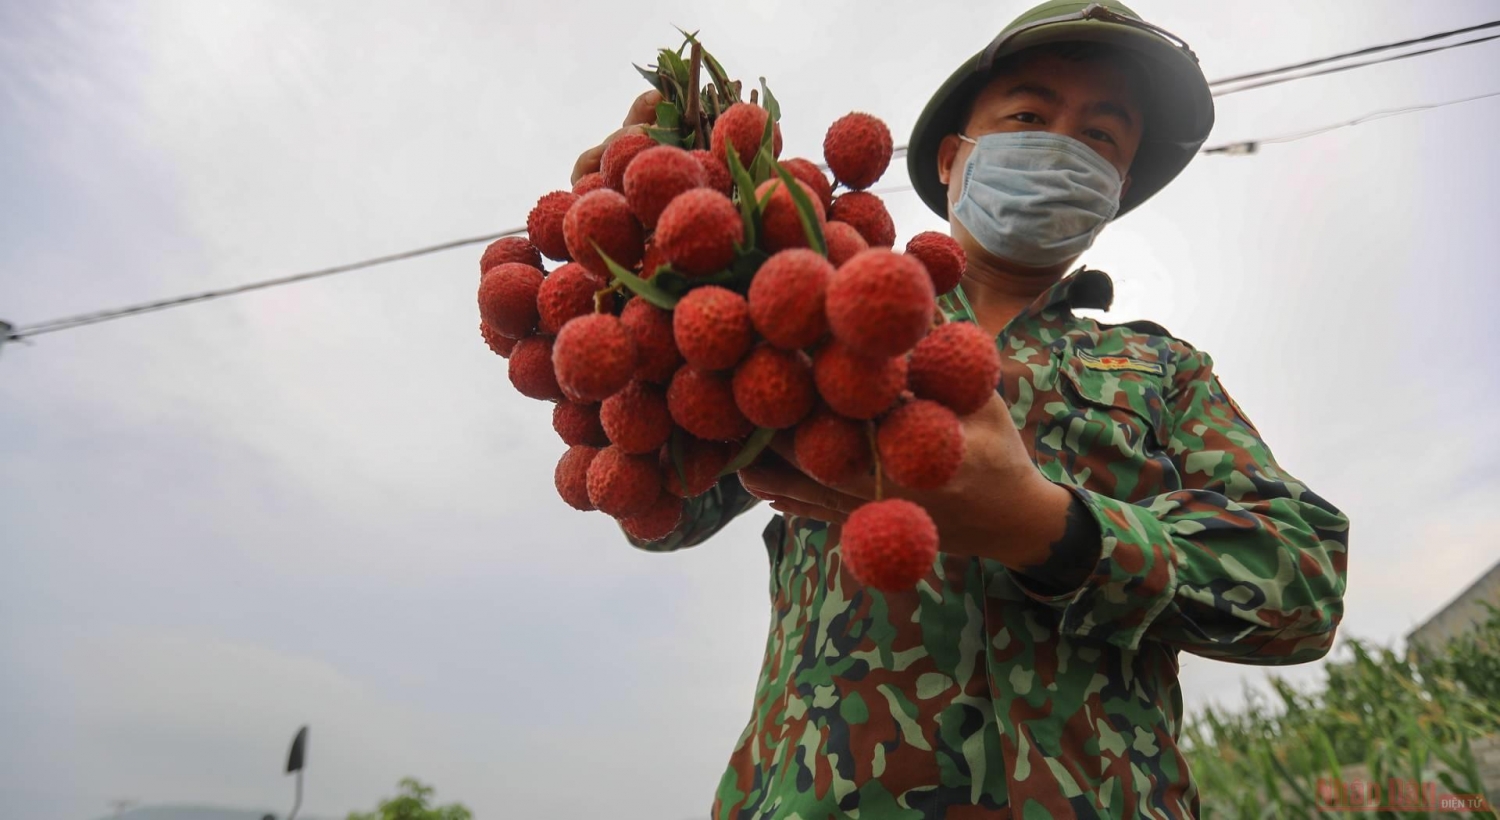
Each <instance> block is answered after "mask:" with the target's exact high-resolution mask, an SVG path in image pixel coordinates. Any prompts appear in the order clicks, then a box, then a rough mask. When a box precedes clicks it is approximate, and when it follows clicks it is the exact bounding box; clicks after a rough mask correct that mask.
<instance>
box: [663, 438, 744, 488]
mask: <svg viewBox="0 0 1500 820" xmlns="http://www.w3.org/2000/svg"><path fill="white" fill-rule="evenodd" d="M682 438H683V439H684V440H683V442H682V474H681V475H678V472H677V465H676V464H674V463H673V461H672V443H671V442H670V441H669V442H667V444H666V446H664V447H662V449H661V470H662V474H663V475H664V476H666V489H667V492H669V493H671V494H673V495H675V496H678V497H680V498H696V497H698V496H700V495H703V494H704V493H706V492H708V491H709V490H710V489H712V488H713V486H714V485H715V484H717V483H718V481H719V473H721V472H723V470H724V468H725V467H728V466H729V462H730V460H731V459H733V458H734V448H733V447H732V446H731V445H729V444H725V443H724V442H721V441H704V440H703V439H701V438H693V437H692V436H683V437H682ZM684 478H686V479H687V484H686V486H684V484H683V481H682V480H683V479H684Z"/></svg>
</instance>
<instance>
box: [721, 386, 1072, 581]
mask: <svg viewBox="0 0 1500 820" xmlns="http://www.w3.org/2000/svg"><path fill="white" fill-rule="evenodd" d="M963 427H964V460H963V463H962V464H961V465H960V467H959V470H958V474H957V475H955V476H954V477H953V479H952V480H951V481H949V482H948V483H947V484H946V485H944V486H943V487H942V488H941V489H938V490H931V491H923V492H916V491H911V490H905V489H903V488H900V487H897V486H894V485H893V484H892V483H891V482H890V481H888V480H887V481H886V482H885V483H884V487H883V488H882V489H883V491H884V495H885V496H886V497H898V498H907V499H910V500H912V501H915V502H917V503H918V504H921V505H922V506H923V507H925V508H926V509H927V512H928V513H929V514H930V515H931V516H932V520H933V523H935V524H936V525H937V528H938V537H939V541H940V543H941V545H942V546H941V549H942V550H943V552H947V553H950V554H954V555H968V556H978V557H982V558H990V559H994V560H997V561H1000V562H1001V563H1003V564H1005V565H1006V566H1009V567H1011V568H1013V569H1017V570H1024V569H1028V568H1033V567H1038V566H1041V565H1044V564H1046V563H1047V562H1048V561H1049V559H1052V558H1053V557H1054V553H1055V550H1054V546H1055V545H1056V544H1057V543H1058V542H1059V541H1060V540H1063V537H1064V534H1065V531H1066V530H1067V526H1066V523H1067V520H1068V512H1069V509H1070V507H1071V506H1072V505H1073V503H1074V502H1073V494H1072V493H1070V492H1069V491H1068V490H1066V489H1063V488H1062V487H1059V486H1058V485H1056V484H1053V483H1052V482H1051V481H1048V480H1047V478H1046V477H1045V476H1043V475H1042V474H1041V472H1040V471H1039V470H1037V468H1036V465H1035V464H1034V463H1032V460H1031V456H1030V454H1029V453H1028V452H1027V450H1026V447H1025V444H1024V443H1023V442H1022V440H1021V435H1020V433H1019V432H1018V431H1017V430H1016V426H1015V424H1014V422H1012V421H1011V417H1010V410H1009V409H1008V408H1007V407H1006V405H1005V401H1004V400H1003V399H1001V398H1000V395H999V394H998V393H996V394H995V395H994V396H993V397H992V398H991V399H990V401H989V403H988V404H986V405H985V406H984V407H983V408H981V409H980V410H979V411H978V412H976V413H973V414H971V415H969V416H967V417H965V418H964V419H963ZM790 445H791V438H790V436H787V435H782V436H778V437H777V439H776V440H775V442H773V444H772V447H773V448H774V449H775V451H776V455H777V456H778V458H767V459H761V460H759V461H757V463H756V464H754V465H752V466H750V467H747V468H745V469H743V470H741V471H740V482H741V483H742V484H743V485H744V487H745V489H746V490H747V491H749V492H750V493H751V494H752V495H755V496H757V497H760V498H763V499H766V500H767V501H770V502H771V507H772V508H773V509H776V510H777V511H779V512H783V513H787V514H789V515H801V516H806V517H809V518H814V519H818V520H821V521H828V522H830V523H832V524H842V523H843V521H844V519H845V518H847V517H848V515H849V513H851V512H853V511H854V510H855V508H857V507H858V506H859V505H861V504H863V503H864V502H865V501H867V500H870V499H873V498H874V497H875V481H874V478H873V477H864V478H861V479H859V480H857V481H853V482H850V483H849V484H844V485H839V486H837V487H831V486H827V485H824V484H821V483H819V482H818V481H816V480H814V479H813V478H811V477H810V476H808V475H806V474H805V473H803V472H801V471H800V470H798V469H797V467H796V456H795V455H794V454H793V452H792V448H791V446H790ZM1093 547H1094V548H1095V550H1096V551H1097V543H1095V544H1094V545H1093ZM1068 563H1069V564H1070V565H1071V564H1078V563H1081V561H1079V560H1072V561H1069V562H1068ZM1086 563H1087V566H1090V567H1091V566H1092V561H1088V562H1086Z"/></svg>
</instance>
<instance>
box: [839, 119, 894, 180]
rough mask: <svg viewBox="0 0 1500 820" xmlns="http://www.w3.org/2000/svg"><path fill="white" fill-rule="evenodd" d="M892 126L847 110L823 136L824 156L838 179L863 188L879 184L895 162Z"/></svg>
mask: <svg viewBox="0 0 1500 820" xmlns="http://www.w3.org/2000/svg"><path fill="white" fill-rule="evenodd" d="M891 151H892V144H891V129H889V128H886V127H885V123H883V122H881V121H880V120H879V119H877V118H875V117H872V116H870V115H869V114H864V113H860V112H858V111H855V112H854V113H852V114H845V115H844V116H842V117H839V118H838V119H837V120H835V121H834V123H833V125H830V126H829V127H828V133H827V134H826V135H825V136H824V137H823V159H824V160H826V161H827V162H828V170H830V171H832V172H833V177H834V179H837V180H838V181H839V182H842V183H844V186H845V187H847V188H853V189H854V190H856V191H857V190H860V189H862V188H868V187H870V186H871V185H874V184H875V180H877V179H880V175H881V174H884V173H885V169H886V168H887V167H889V166H890V164H891Z"/></svg>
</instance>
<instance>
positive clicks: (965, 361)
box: [907, 322, 1000, 416]
mask: <svg viewBox="0 0 1500 820" xmlns="http://www.w3.org/2000/svg"><path fill="white" fill-rule="evenodd" d="M907 380H908V381H909V382H910V383H911V391H912V392H913V393H915V394H916V395H917V396H918V397H919V398H924V399H932V400H933V401H935V402H939V403H940V404H942V405H944V406H946V407H947V408H948V409H949V410H952V411H953V412H955V413H957V414H959V415H960V416H967V415H969V414H970V413H973V412H975V411H977V410H979V408H981V407H983V406H985V404H987V403H988V402H989V401H990V400H991V399H992V398H994V396H995V390H996V389H997V388H998V387H999V386H1000V350H999V349H998V348H997V347H996V346H995V338H994V337H993V336H991V335H990V334H989V333H986V332H985V331H984V330H983V329H982V328H980V327H979V326H978V325H975V324H973V323H970V322H949V323H947V324H944V325H939V326H938V327H936V328H933V330H932V332H931V333H929V334H927V338H925V339H923V340H922V341H920V342H917V346H916V347H915V348H913V349H912V352H911V364H910V365H909V367H908V369H907Z"/></svg>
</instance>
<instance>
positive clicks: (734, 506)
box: [621, 475, 760, 552]
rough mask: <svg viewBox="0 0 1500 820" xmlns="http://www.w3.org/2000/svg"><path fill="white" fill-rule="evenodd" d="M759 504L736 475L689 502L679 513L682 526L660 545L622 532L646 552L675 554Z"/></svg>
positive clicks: (701, 540) (704, 539)
mask: <svg viewBox="0 0 1500 820" xmlns="http://www.w3.org/2000/svg"><path fill="white" fill-rule="evenodd" d="M758 503H760V499H758V498H756V497H755V496H753V495H751V494H750V493H748V492H746V491H745V488H744V487H742V486H740V479H739V476H737V475H727V476H724V477H723V478H721V479H719V483H717V484H715V485H714V486H713V488H712V489H710V490H709V491H708V492H706V493H704V494H703V495H700V496H698V497H697V498H690V499H688V501H687V504H686V506H685V507H684V509H683V513H682V522H681V523H680V524H678V525H677V529H675V530H673V531H672V534H671V535H668V536H667V537H666V538H663V539H661V540H660V541H641V540H640V539H638V538H635V537H633V536H632V535H630V534H629V533H626V532H625V531H624V530H621V533H622V534H624V536H625V540H626V541H629V542H630V545H631V546H633V547H636V548H638V549H643V550H645V551H647V552H676V551H677V550H680V549H683V548H684V547H696V546H697V545H699V544H701V543H703V542H704V541H707V540H708V539H709V538H710V537H712V536H713V534H714V533H716V532H718V531H719V530H721V529H723V528H724V527H725V525H727V524H728V523H729V522H730V521H733V520H734V518H735V516H738V515H740V514H741V513H743V512H746V511H748V510H749V509H750V508H751V507H754V506H755V505H756V504H758Z"/></svg>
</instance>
